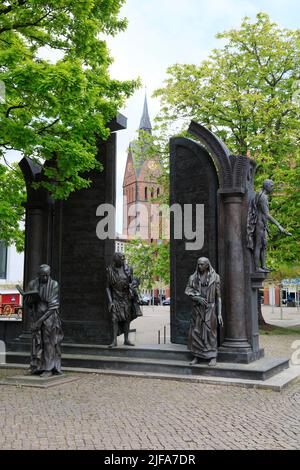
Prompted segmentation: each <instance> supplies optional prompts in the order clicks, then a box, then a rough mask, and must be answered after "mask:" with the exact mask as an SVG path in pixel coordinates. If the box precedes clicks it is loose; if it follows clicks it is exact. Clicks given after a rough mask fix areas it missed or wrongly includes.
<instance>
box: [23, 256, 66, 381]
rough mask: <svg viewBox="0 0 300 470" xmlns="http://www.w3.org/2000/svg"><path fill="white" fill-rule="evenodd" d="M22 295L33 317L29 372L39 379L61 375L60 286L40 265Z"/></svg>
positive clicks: (48, 271)
mask: <svg viewBox="0 0 300 470" xmlns="http://www.w3.org/2000/svg"><path fill="white" fill-rule="evenodd" d="M22 294H23V296H24V302H25V305H26V306H27V308H28V311H29V314H30V316H31V317H32V325H31V332H32V342H31V346H32V347H31V361H30V369H31V373H32V374H37V375H40V376H41V377H50V376H52V375H54V374H61V342H62V340H63V331H62V327H61V321H60V317H59V286H58V283H57V282H56V281H54V280H53V279H51V277H50V266H48V265H47V264H42V265H41V266H40V268H39V271H38V277H37V278H36V279H33V280H32V281H30V282H29V284H28V286H27V289H26V292H22Z"/></svg>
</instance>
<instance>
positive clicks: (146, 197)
mask: <svg viewBox="0 0 300 470" xmlns="http://www.w3.org/2000/svg"><path fill="white" fill-rule="evenodd" d="M147 199H148V188H147V186H146V187H145V201H147Z"/></svg>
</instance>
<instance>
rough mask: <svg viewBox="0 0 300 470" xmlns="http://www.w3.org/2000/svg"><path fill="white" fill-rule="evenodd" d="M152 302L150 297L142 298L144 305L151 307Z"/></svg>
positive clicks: (143, 296) (144, 296)
mask: <svg viewBox="0 0 300 470" xmlns="http://www.w3.org/2000/svg"><path fill="white" fill-rule="evenodd" d="M150 300H151V299H150V297H147V295H142V296H141V302H142V305H150Z"/></svg>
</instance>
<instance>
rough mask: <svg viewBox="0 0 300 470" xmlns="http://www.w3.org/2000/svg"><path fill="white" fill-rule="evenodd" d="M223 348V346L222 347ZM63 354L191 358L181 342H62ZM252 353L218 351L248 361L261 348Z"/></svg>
mask: <svg viewBox="0 0 300 470" xmlns="http://www.w3.org/2000/svg"><path fill="white" fill-rule="evenodd" d="M223 349H224V348H223ZM9 350H10V351H17V352H26V351H28V352H29V351H30V341H20V340H16V341H13V342H11V343H10V344H9ZM62 352H63V354H75V355H88V356H92V355H95V356H113V357H124V356H126V357H136V358H149V359H163V360H164V359H170V360H175V361H185V362H187V361H188V362H189V361H190V360H191V359H192V355H191V353H190V351H189V350H188V349H187V346H185V345H182V344H174V343H169V344H146V345H137V346H135V347H131V346H124V345H120V346H118V347H116V348H112V349H109V348H108V347H107V346H106V345H97V344H75V343H63V344H62ZM252 356H253V354H252V353H250V352H249V357H243V355H241V357H240V358H239V361H238V360H237V355H236V354H230V353H226V352H224V351H223V350H222V348H221V349H220V350H219V352H218V361H219V362H229V363H232V362H239V363H246V364H247V363H250V362H251V361H253V360H254V359H259V357H263V350H260V352H259V354H258V357H256V356H255V357H254V356H253V357H252Z"/></svg>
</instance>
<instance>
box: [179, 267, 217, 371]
mask: <svg viewBox="0 0 300 470" xmlns="http://www.w3.org/2000/svg"><path fill="white" fill-rule="evenodd" d="M185 293H186V295H188V296H189V297H191V299H192V301H193V306H192V316H191V323H190V330H189V336H188V348H189V349H190V351H191V353H192V354H193V356H194V359H193V361H192V362H191V364H192V365H194V364H197V363H198V361H199V358H201V359H208V360H209V365H210V366H215V365H216V363H217V347H218V344H217V325H218V322H217V321H219V324H220V325H221V326H223V319H222V314H221V292H220V277H219V275H218V274H217V273H216V272H215V270H214V269H213V268H212V266H211V264H210V261H209V259H207V258H199V259H198V261H197V268H196V271H195V272H194V274H192V275H191V276H190V278H189V281H188V283H187V286H186V289H185ZM217 312H218V313H217Z"/></svg>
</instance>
